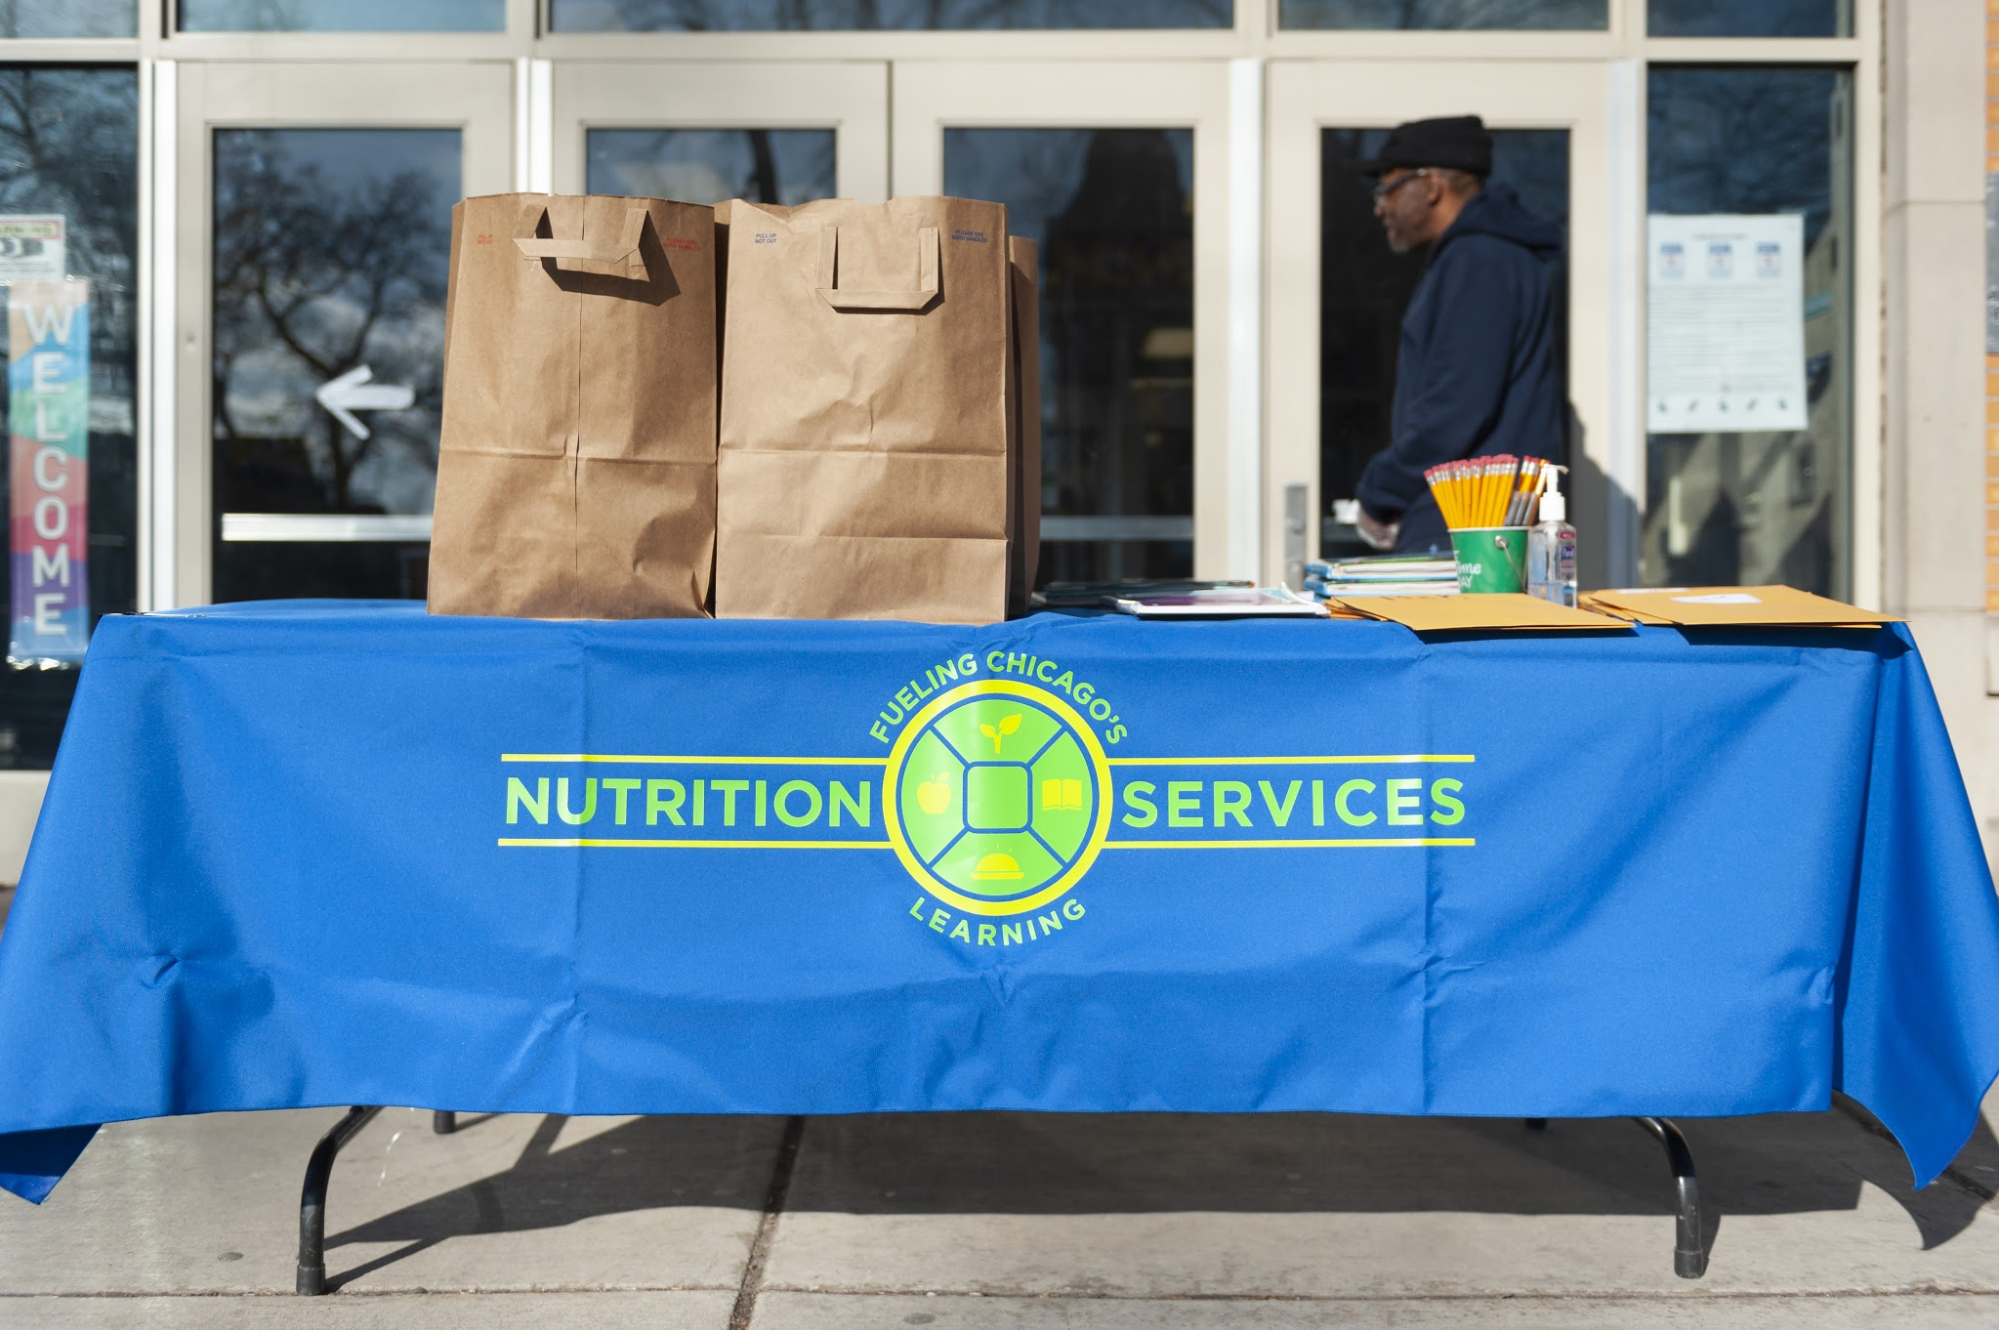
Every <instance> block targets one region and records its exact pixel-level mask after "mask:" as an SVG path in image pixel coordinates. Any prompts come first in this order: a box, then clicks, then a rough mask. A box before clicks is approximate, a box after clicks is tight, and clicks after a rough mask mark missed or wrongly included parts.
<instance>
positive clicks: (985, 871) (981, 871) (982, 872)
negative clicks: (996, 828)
mask: <svg viewBox="0 0 1999 1331" xmlns="http://www.w3.org/2000/svg"><path fill="white" fill-rule="evenodd" d="M972 877H974V878H976V879H979V880H980V881H982V882H983V881H988V880H991V879H996V878H999V879H1008V880H1012V879H1017V878H1019V877H1020V865H1019V864H1017V863H1015V862H1014V858H1013V856H1011V855H1008V854H1005V853H1003V852H1001V851H997V850H996V851H994V852H993V853H992V854H990V855H981V856H979V863H978V867H977V868H975V869H973V870H972Z"/></svg>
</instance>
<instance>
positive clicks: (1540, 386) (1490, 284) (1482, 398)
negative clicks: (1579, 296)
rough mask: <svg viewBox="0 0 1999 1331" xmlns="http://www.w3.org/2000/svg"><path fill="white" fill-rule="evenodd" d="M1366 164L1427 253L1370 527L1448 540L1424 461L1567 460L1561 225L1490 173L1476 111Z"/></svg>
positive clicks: (1423, 123)
mask: <svg viewBox="0 0 1999 1331" xmlns="http://www.w3.org/2000/svg"><path fill="white" fill-rule="evenodd" d="M1367 170H1368V173H1369V174H1370V175H1374V176H1376V177H1378V178H1379V183H1377V184H1376V185H1375V187H1374V215H1375V216H1376V217H1377V218H1379V219H1380V220H1381V225H1382V229H1383V230H1384V231H1386V232H1387V233H1388V245H1389V248H1390V249H1393V250H1394V251H1395V252H1396V253H1398V254H1401V253H1406V252H1408V251H1410V250H1424V251H1427V253H1426V256H1425V267H1424V271H1423V276H1422V279H1421V280H1420V281H1419V282H1418V283H1417V285H1416V293H1415V295H1413V296H1411V297H1410V300H1409V309H1408V311H1407V312H1406V313H1404V315H1403V316H1402V345H1401V349H1400V351H1399V353H1398V355H1397V358H1396V367H1395V402H1394V406H1393V409H1392V411H1391V414H1390V417H1389V430H1390V434H1391V436H1392V437H1391V438H1390V440H1389V444H1388V447H1387V448H1385V449H1383V450H1382V451H1381V452H1379V453H1377V454H1375V456H1374V458H1373V459H1372V460H1371V461H1370V462H1369V463H1368V464H1367V469H1366V470H1365V471H1364V472H1362V473H1361V478H1360V485H1359V487H1358V497H1359V499H1360V507H1361V519H1360V527H1361V534H1362V536H1363V537H1365V538H1366V539H1367V541H1368V543H1369V544H1371V545H1374V546H1375V547H1376V548H1378V549H1384V550H1386V549H1391V548H1392V549H1394V550H1396V551H1397V552H1398V553H1416V552H1421V551H1427V550H1432V549H1439V550H1448V549H1449V548H1450V537H1449V535H1448V533H1447V532H1446V530H1445V527H1444V519H1443V515H1442V514H1441V513H1439V512H1438V511H1437V503H1436V500H1434V499H1432V498H1431V497H1430V487H1429V484H1428V483H1427V482H1426V481H1424V479H1423V471H1424V469H1425V468H1427V467H1434V466H1436V465H1437V464H1438V463H1440V462H1449V461H1451V460H1453V459H1456V458H1469V457H1481V456H1487V455H1490V454H1494V453H1512V454H1516V455H1519V456H1532V457H1541V458H1547V459H1548V460H1549V461H1551V462H1566V461H1567V460H1568V459H1567V457H1566V452H1567V450H1566V447H1565V440H1564V434H1563V410H1562V404H1563V392H1562V367H1561V366H1560V365H1559V364H1558V363H1557V356H1558V355H1559V350H1560V349H1559V346H1558V338H1557V332H1556V330H1557V327H1558V318H1559V311H1557V310H1556V309H1555V298H1554V295H1553V289H1552V285H1553V284H1552V283H1551V281H1550V277H1549V271H1548V264H1549V261H1550V260H1552V259H1554V258H1556V257H1557V256H1558V255H1559V254H1560V253H1561V248H1562V233H1561V228H1560V227H1558V226H1556V225H1555V224H1554V223H1553V222H1550V221H1548V220H1546V219H1545V218H1541V217H1537V216H1535V215H1534V214H1533V213H1530V212H1528V211H1527V210H1526V209H1525V208H1524V207H1522V206H1521V204H1520V201H1519V199H1517V198H1516V197H1515V196H1514V193H1513V191H1512V190H1511V189H1509V188H1508V187H1506V186H1505V185H1493V186H1490V187H1488V186H1486V185H1485V178H1486V176H1488V175H1490V174H1491V173H1492V135H1491V134H1489V133H1487V132H1486V128H1485V124H1484V122H1482V121H1481V120H1480V119H1479V118H1478V117H1477V116H1452V117H1449V118H1447V119H1442V120H1417V121H1412V122H1410V123H1409V124H1406V125H1398V126H1397V127H1396V128H1395V129H1394V130H1393V131H1391V132H1390V134H1389V136H1388V141H1387V142H1386V143H1385V144H1383V145H1382V149H1381V155H1380V156H1379V157H1377V158H1376V159H1374V160H1373V161H1371V162H1369V163H1367Z"/></svg>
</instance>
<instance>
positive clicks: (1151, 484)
mask: <svg viewBox="0 0 1999 1331" xmlns="http://www.w3.org/2000/svg"><path fill="white" fill-rule="evenodd" d="M1193 179H1194V134H1193V131H1192V130H1185V129H950V130H946V131H945V133H944V192H945V193H946V194H952V195H958V196H961V197H965V198H973V199H996V200H998V201H999V202H1001V203H1004V204H1005V205H1006V207H1007V223H1008V225H1009V226H1010V227H1011V228H1012V230H1013V232H1014V234H1016V235H1021V236H1027V237H1029V238H1031V239H1033V240H1035V241H1038V242H1039V243H1040V245H1041V413H1042V420H1041V467H1042V488H1041V508H1042V512H1043V514H1044V515H1046V516H1045V517H1044V518H1043V535H1044V536H1045V537H1046V538H1048V539H1047V540H1046V541H1045V543H1044V545H1043V547H1042V552H1041V568H1040V580H1041V581H1042V582H1044V583H1045V582H1048V581H1051V580H1055V579H1062V580H1075V579H1086V580H1097V579H1105V578H1121V577H1186V576H1189V575H1190V574H1191V572H1192V571H1193V562H1194V543H1193V535H1194V520H1193V512H1194V217H1193V193H1192V191H1193Z"/></svg>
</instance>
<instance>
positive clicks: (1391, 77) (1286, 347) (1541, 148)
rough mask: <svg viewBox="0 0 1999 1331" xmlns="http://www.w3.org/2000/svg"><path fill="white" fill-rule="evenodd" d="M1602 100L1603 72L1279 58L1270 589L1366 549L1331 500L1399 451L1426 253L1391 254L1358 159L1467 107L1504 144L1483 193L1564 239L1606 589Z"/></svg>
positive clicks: (1582, 518) (1591, 501)
mask: <svg viewBox="0 0 1999 1331" xmlns="http://www.w3.org/2000/svg"><path fill="white" fill-rule="evenodd" d="M1608 101H1609V98H1608V85H1607V82H1606V77H1605V73H1604V69H1603V67H1602V66H1601V65H1596V64H1588V65H1549V64H1499V63H1492V62H1488V63H1481V64H1464V65H1460V66H1451V67H1448V68H1445V69H1440V68H1439V67H1438V64H1437V63H1436V62H1433V61H1426V62H1424V63H1423V64H1422V65H1421V66H1416V65H1401V64H1398V63H1395V62H1380V61H1374V62H1369V63H1367V64H1364V65H1363V64H1345V63H1333V62H1319V61H1313V62H1305V61H1278V62H1274V63H1273V64H1272V66H1271V71H1270V103H1269V104H1270V122H1271V123H1270V191H1269V199H1270V216H1271V218H1272V220H1273V225H1272V226H1271V227H1270V253H1269V263H1268V267H1267V269H1266V271H1267V273H1268V275H1269V276H1268V282H1269V304H1268V311H1269V315H1268V317H1269V344H1268V345H1269V357H1268V374H1269V380H1268V382H1269V412H1270V416H1269V419H1270V430H1269V444H1268V452H1267V468H1266V471H1265V486H1266V489H1265V494H1264V512H1265V513H1266V514H1267V515H1269V516H1270V519H1271V520H1270V521H1268V522H1266V524H1265V529H1264V537H1263V561H1264V572H1265V576H1266V577H1282V578H1287V579H1291V580H1293V585H1294V586H1295V585H1297V584H1296V581H1295V580H1296V579H1297V578H1298V577H1299V575H1300V572H1301V570H1300V568H1299V565H1300V564H1301V563H1302V562H1303V561H1304V560H1306V559H1312V558H1320V557H1324V556H1349V555H1359V554H1367V553H1371V552H1370V551H1369V550H1368V548H1367V547H1366V546H1365V545H1363V544H1361V542H1360V538H1359V533H1358V532H1357V531H1356V530H1355V528H1354V526H1353V524H1352V521H1351V518H1350V516H1349V515H1348V514H1347V513H1346V512H1345V511H1343V510H1344V506H1343V505H1339V502H1338V501H1341V500H1350V499H1351V498H1352V497H1353V494H1354V485H1355V482H1356V481H1358V480H1359V478H1360V473H1361V470H1362V468H1363V467H1365V466H1366V465H1367V462H1368V459H1369V458H1371V457H1372V456H1373V455H1374V454H1375V453H1376V452H1378V451H1380V450H1381V449H1382V448H1384V447H1386V446H1387V445H1388V443H1389V406H1390V402H1391V400H1392V398H1393V395H1394V392H1395V372H1396V353H1397V347H1398V344H1399V341H1400V336H1401V321H1402V314H1403V311H1404V309H1406V307H1407V306H1408V303H1409V298H1410V295H1411V293H1412V292H1413V291H1414V290H1415V287H1416V283H1417V281H1418V280H1419V278H1420V277H1421V276H1422V272H1423V264H1424V261H1425V256H1424V255H1423V254H1422V253H1420V252H1414V253H1408V254H1396V253H1393V252H1392V251H1391V250H1390V249H1389V246H1388V243H1387V241H1386V239H1385V237H1384V235H1383V232H1382V229H1381V225H1380V223H1379V222H1378V221H1376V219H1375V216H1374V205H1373V200H1372V199H1371V197H1370V196H1369V188H1370V186H1371V185H1372V184H1373V183H1374V182H1373V181H1372V180H1371V179H1369V178H1368V177H1367V176H1365V175H1364V174H1363V173H1362V171H1361V164H1362V163H1363V162H1364V161H1366V160H1367V159H1368V158H1370V157H1371V156H1373V155H1374V153H1375V152H1376V151H1378V150H1379V148H1380V146H1381V143H1382V140H1383V139H1385V138H1386V136H1387V131H1388V129H1389V128H1390V127H1392V126H1394V125H1396V124H1398V123H1401V122H1403V121H1407V120H1419V119H1425V118H1428V117H1432V116H1446V115H1463V114H1466V113H1467V112H1474V113H1477V114H1479V115H1481V116H1482V117H1483V118H1484V119H1485V122H1486V124H1487V126H1488V128H1490V129H1491V130H1492V133H1493V174H1492V177H1491V179H1490V181H1489V182H1488V184H1505V185H1508V186H1510V187H1511V188H1512V189H1513V191H1514V192H1515V193H1516V194H1517V195H1518V197H1519V199H1520V201H1521V203H1522V204H1523V205H1525V207H1526V208H1527V209H1528V210H1530V211H1532V212H1535V213H1538V214H1540V215H1541V216H1543V217H1546V218H1548V219H1549V220H1551V221H1554V222H1557V223H1560V224H1561V225H1562V227H1563V228H1564V229H1565V231H1566V233H1567V244H1566V248H1565V252H1564V254H1563V256H1562V257H1561V258H1560V259H1559V260H1552V261H1550V264H1549V276H1550V279H1551V281H1553V282H1554V283H1555V284H1556V288H1555V290H1556V293H1557V297H1558V307H1560V308H1563V309H1565V311H1566V318H1564V319H1563V321H1562V327H1561V328H1560V330H1559V333H1560V336H1561V338H1562V340H1563V341H1564V342H1565V343H1566V346H1567V352H1566V360H1567V365H1568V386H1567V387H1568V399H1569V407H1570V412H1571V421H1570V430H1569V439H1568V441H1567V442H1568V452H1569V463H1570V468H1571V471H1570V481H1571V484H1570V487H1569V488H1570V489H1571V491H1572V492H1574V493H1575V494H1576V496H1577V498H1576V499H1575V500H1574V501H1572V505H1571V514H1570V516H1571V518H1572V520H1574V521H1576V523H1577V525H1578V526H1579V527H1584V528H1586V529H1587V530H1588V531H1589V532H1590V540H1588V541H1586V542H1585V555H1586V557H1587V559H1588V563H1587V564H1586V566H1585V568H1584V569H1583V576H1584V580H1585V581H1586V582H1596V583H1600V582H1601V580H1602V578H1603V576H1604V569H1605V567H1606V563H1605V555H1606V546H1607V541H1608V540H1609V539H1610V537H1609V523H1608V521H1607V519H1606V514H1607V511H1608V509H1609V508H1610V506H1611V505H1610V494H1611V488H1612V487H1611V485H1610V483H1609V480H1608V476H1609V469H1608V468H1607V465H1606V459H1607V458H1608V457H1609V456H1611V449H1610V447H1609V441H1608V434H1609V432H1610V431H1611V430H1612V429H1613V428H1616V426H1617V424H1618V423H1617V422H1614V421H1613V420H1612V419H1611V398H1612V393H1611V386H1610V380H1611V374H1612V369H1613V363H1614V353H1613V349H1612V339H1613V334H1614V331H1615V330H1616V328H1617V327H1618V317H1617V315H1616V314H1615V312H1613V310H1612V308H1611V304H1612V302H1611V299H1610V295H1611V285H1612V284H1611V282H1610V258H1609V229H1610V224H1609V200H1610V188H1609V186H1608V184H1607V182H1608V181H1609V180H1610V176H1609V173H1608V171H1607V139H1606V129H1605V119H1606V114H1607V109H1608ZM1278 223H1281V224H1278ZM1619 539H1627V538H1625V537H1620V538H1619Z"/></svg>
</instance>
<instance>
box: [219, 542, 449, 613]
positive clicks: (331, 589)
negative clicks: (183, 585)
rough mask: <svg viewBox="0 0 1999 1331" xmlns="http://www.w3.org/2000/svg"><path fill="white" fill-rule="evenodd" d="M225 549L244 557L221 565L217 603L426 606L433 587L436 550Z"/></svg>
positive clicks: (420, 546) (373, 546)
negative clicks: (302, 600) (311, 599)
mask: <svg viewBox="0 0 1999 1331" xmlns="http://www.w3.org/2000/svg"><path fill="white" fill-rule="evenodd" d="M223 548H224V549H228V550H233V551H235V552H237V556H238V557H237V558H234V559H230V560H228V561H226V562H225V561H223V560H221V559H218V560H216V563H215V586H214V595H215V599H216V601H217V602H222V601H269V600H277V599H281V598H284V597H291V596H334V597H358V598H360V599H362V600H376V599H382V598H387V599H389V600H405V601H420V600H422V599H423V596H424V593H425V591H426V589H427V587H428V578H429V573H430V546H429V545H428V544H427V543H422V542H415V541H268V542H265V541H259V542H255V543H250V542H244V543H232V544H230V545H227V546H224V547H223Z"/></svg>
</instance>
